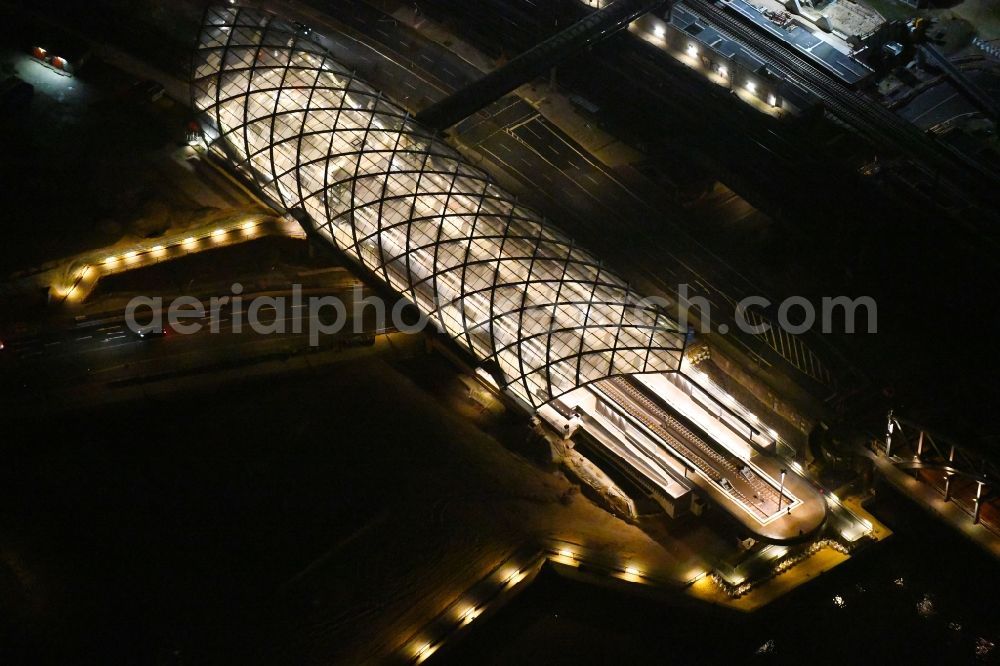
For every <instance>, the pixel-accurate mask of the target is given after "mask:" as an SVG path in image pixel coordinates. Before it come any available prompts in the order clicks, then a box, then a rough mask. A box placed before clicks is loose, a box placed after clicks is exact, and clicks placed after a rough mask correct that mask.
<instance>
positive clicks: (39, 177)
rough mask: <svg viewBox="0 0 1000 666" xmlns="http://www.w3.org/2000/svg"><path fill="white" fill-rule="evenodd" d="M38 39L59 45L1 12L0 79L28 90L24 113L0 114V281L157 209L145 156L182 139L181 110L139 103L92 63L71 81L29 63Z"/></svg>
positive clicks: (110, 236) (100, 240)
mask: <svg viewBox="0 0 1000 666" xmlns="http://www.w3.org/2000/svg"><path fill="white" fill-rule="evenodd" d="M77 5H78V6H77V9H78V10H80V9H85V8H84V7H83V6H82V4H81V3H77ZM50 9H52V8H51V7H50ZM89 14H90V16H91V19H90V20H91V21H92V20H94V16H95V15H102V16H107V14H104V13H103V12H93V11H90V12H89ZM64 20H65V19H64ZM68 25H71V26H73V25H77V27H79V24H74V23H73V22H70V23H69V24H68ZM60 34H61V33H60ZM46 39H47V40H48V41H49V42H50V43H51V42H56V43H58V42H60V38H59V37H57V36H54V33H53V31H51V30H48V29H47V28H46V27H45V25H44V24H43V23H40V22H35V21H31V20H28V19H25V18H24V17H23V16H22V15H21V14H19V13H15V12H12V11H10V10H9V9H7V8H0V48H2V51H0V79H3V78H6V77H7V76H10V75H13V74H17V75H19V76H21V77H22V78H24V79H25V80H26V81H27V82H28V83H31V84H32V85H35V86H36V90H35V94H34V97H33V98H32V100H31V102H30V104H29V105H28V106H27V107H25V108H21V109H16V110H13V111H10V112H6V113H3V114H0V136H3V137H4V140H3V145H4V158H3V160H0V182H3V183H4V199H3V216H2V219H0V232H2V233H3V234H4V236H5V238H6V239H7V240H6V241H5V242H3V243H0V275H7V274H9V273H10V272H12V271H14V270H18V269H22V268H27V267H31V266H34V265H36V264H37V263H39V262H41V261H45V260H49V259H54V258H58V257H61V256H65V255H67V254H72V253H76V252H80V251H83V250H85V249H87V248H91V247H99V246H101V245H104V244H106V243H109V242H113V241H115V240H117V239H118V238H119V237H120V236H121V233H122V231H123V230H124V229H126V228H127V225H128V224H129V223H130V222H132V221H133V220H135V219H136V218H138V217H141V216H142V215H144V214H149V213H152V212H155V209H156V207H160V208H162V207H163V205H164V204H163V193H162V192H160V191H158V189H157V174H156V172H155V171H154V170H153V169H151V168H150V163H149V158H150V155H151V153H153V152H154V151H157V150H159V149H161V148H163V147H164V146H168V145H170V144H176V142H177V141H178V140H180V139H183V137H184V133H183V132H184V123H185V122H186V120H187V111H186V109H183V108H181V107H179V106H178V105H174V104H171V103H170V100H169V99H164V100H160V101H159V102H158V103H152V102H150V101H149V100H148V99H144V98H143V96H142V95H141V94H138V93H137V91H136V90H135V89H134V88H133V84H134V83H135V82H136V81H135V79H133V78H132V77H130V76H128V75H126V74H124V73H123V72H121V71H120V70H118V69H116V68H114V67H111V66H109V65H107V64H105V63H104V62H102V61H101V60H100V59H99V58H96V57H91V58H90V59H89V60H88V61H87V62H86V63H85V64H84V66H83V67H82V68H81V70H80V72H79V73H78V75H77V76H75V77H73V78H69V77H65V76H60V75H59V74H56V73H55V72H53V71H52V70H50V69H47V68H46V67H44V66H43V65H40V64H38V63H36V62H31V61H29V60H27V58H26V54H27V51H28V48H29V47H30V45H31V44H32V43H33V41H34V40H46ZM52 48H53V49H54V48H56V46H52ZM147 48H148V47H147ZM151 52H154V51H152V50H151ZM174 203H176V202H174ZM14 239H16V242H14Z"/></svg>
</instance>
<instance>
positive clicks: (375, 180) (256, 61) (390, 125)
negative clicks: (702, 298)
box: [192, 7, 685, 408]
mask: <svg viewBox="0 0 1000 666" xmlns="http://www.w3.org/2000/svg"><path fill="white" fill-rule="evenodd" d="M304 33H305V31H302V30H300V29H298V28H297V27H296V26H295V25H293V24H291V23H289V22H287V21H285V20H283V19H281V18H279V17H277V16H275V15H273V14H271V13H268V12H264V11H261V10H257V9H250V8H244V7H225V8H211V9H209V10H208V11H207V12H206V18H205V21H204V24H203V27H202V32H201V34H200V38H199V43H198V48H197V50H196V53H195V59H194V71H193V86H192V98H193V99H192V101H193V104H194V107H195V108H196V109H198V110H199V111H201V112H202V113H203V114H204V117H205V120H206V121H207V123H206V127H205V131H206V136H207V137H208V138H209V140H210V142H211V144H212V149H213V150H215V151H218V152H220V153H221V154H224V155H225V156H226V157H227V158H228V159H229V160H230V161H231V162H232V163H233V164H234V165H235V166H236V167H237V168H238V169H240V170H241V171H243V172H244V173H246V174H247V175H249V176H252V177H253V178H254V180H255V181H256V182H257V184H258V186H259V187H260V188H261V189H262V190H263V191H264V192H265V193H266V194H267V195H268V196H269V197H270V198H271V199H272V200H273V201H274V202H275V203H276V204H277V205H279V206H280V207H283V208H284V209H286V210H290V211H291V210H299V211H302V212H304V213H305V214H306V215H308V217H309V218H310V220H311V222H312V224H313V225H314V226H315V230H316V231H317V232H318V233H319V234H320V235H322V236H323V237H325V238H326V239H328V240H329V241H330V242H331V243H333V244H334V245H335V246H336V247H337V248H339V249H340V250H341V251H343V252H345V253H347V254H348V255H349V256H350V257H352V258H353V259H354V260H356V261H357V262H359V263H360V264H362V265H363V266H364V267H365V268H366V269H367V270H368V271H370V272H371V273H373V274H374V275H375V276H377V277H378V278H380V279H381V280H383V281H384V282H385V283H386V284H387V285H389V286H390V287H391V288H392V289H393V290H394V291H396V292H398V293H399V294H401V295H403V296H405V297H407V298H408V299H410V300H411V301H413V303H414V304H415V305H416V306H417V307H418V308H419V309H420V310H421V312H422V313H424V314H425V315H426V316H428V317H429V319H430V320H431V321H432V322H434V323H435V324H436V325H437V326H438V327H439V328H440V329H441V330H442V331H444V332H446V333H447V335H449V336H450V337H451V338H452V339H453V340H454V341H455V342H456V343H458V344H459V345H460V346H461V347H463V348H465V349H466V350H467V351H468V352H470V353H471V354H472V355H473V356H474V357H475V358H476V359H477V360H479V361H480V362H482V363H483V364H484V366H485V367H487V368H489V369H490V370H491V372H492V374H494V376H496V375H497V373H498V372H499V375H500V376H498V377H497V380H498V381H500V382H501V383H502V385H504V386H505V388H507V389H508V390H509V391H511V392H512V393H513V394H514V395H516V396H518V397H519V398H520V399H522V400H523V401H525V402H526V403H527V404H528V405H530V406H531V407H532V408H538V407H540V406H541V405H543V404H545V403H546V402H549V401H550V400H552V399H553V398H555V397H558V396H559V395H562V394H564V393H566V392H568V391H570V390H573V389H574V388H577V387H579V386H583V385H586V384H588V383H590V382H594V381H597V380H600V379H603V378H606V377H610V376H614V375H624V374H635V373H645V372H672V371H677V370H679V368H680V363H681V359H682V355H683V350H684V341H685V340H684V334H683V333H682V332H681V331H679V330H678V326H677V324H676V322H675V321H674V320H673V319H672V318H670V317H668V316H666V315H665V314H664V313H662V312H661V311H660V310H659V309H657V308H656V307H655V306H653V305H651V304H649V303H647V301H646V300H645V299H642V298H641V297H640V296H639V295H637V294H636V293H635V292H633V291H632V290H631V289H630V287H629V286H628V285H627V284H626V282H625V281H624V280H622V279H621V278H619V277H618V276H616V275H615V274H614V273H612V272H611V271H609V270H608V269H607V268H605V267H604V266H603V265H602V264H601V262H599V261H598V260H597V259H596V258H595V257H594V256H593V255H592V254H590V253H589V252H587V251H585V250H584V249H582V248H580V247H578V246H576V245H575V244H574V243H573V241H572V240H570V239H569V238H568V237H567V236H566V235H564V234H563V233H562V232H560V231H559V230H558V229H556V228H554V227H553V226H552V225H551V224H548V223H547V222H545V221H544V220H543V219H542V217H541V216H539V215H538V214H537V213H536V212H534V211H532V210H530V209H528V208H525V207H524V206H521V205H519V204H518V203H517V201H516V199H515V197H514V196H512V195H511V194H509V193H507V192H505V191H504V190H503V189H501V188H500V187H498V186H497V185H496V184H495V183H494V182H493V180H492V179H491V178H490V177H489V176H488V175H487V174H486V173H485V172H483V171H482V170H480V169H477V168H476V167H474V166H472V165H470V164H468V163H467V162H466V161H465V160H464V158H463V157H462V156H461V155H460V154H459V153H458V152H457V151H455V150H454V149H452V148H451V147H450V146H448V145H447V144H446V143H444V141H442V140H440V139H439V138H437V137H435V136H434V135H433V134H431V133H430V132H428V131H427V130H425V129H422V128H421V127H420V126H419V125H418V124H416V123H415V122H414V121H413V120H412V119H411V118H410V117H409V115H408V114H407V112H406V111H405V110H404V109H402V108H401V107H399V106H397V105H395V104H393V103H392V102H391V101H389V100H388V99H386V98H385V97H384V96H383V95H381V94H380V93H379V92H378V91H376V90H375V89H374V88H372V87H371V86H369V85H368V84H366V83H365V82H363V81H361V80H359V79H358V78H357V77H356V76H355V75H354V74H353V73H352V72H350V71H347V70H346V69H345V68H344V67H343V66H341V65H340V64H338V63H337V62H335V61H334V60H332V59H331V58H330V56H329V54H328V53H327V51H326V50H325V49H324V48H323V47H322V46H321V45H319V44H318V43H316V42H315V41H314V40H312V39H310V38H309V37H308V36H307V35H306V34H304Z"/></svg>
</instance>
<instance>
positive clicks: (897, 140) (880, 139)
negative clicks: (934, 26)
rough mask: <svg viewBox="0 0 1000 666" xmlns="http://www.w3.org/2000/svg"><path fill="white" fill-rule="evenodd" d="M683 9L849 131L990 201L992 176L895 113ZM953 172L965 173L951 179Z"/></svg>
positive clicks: (697, 0) (738, 27)
mask: <svg viewBox="0 0 1000 666" xmlns="http://www.w3.org/2000/svg"><path fill="white" fill-rule="evenodd" d="M684 4H685V5H686V6H687V7H688V8H689V9H690V10H691V11H693V12H694V13H695V14H697V15H699V16H700V17H701V18H702V19H703V20H705V21H706V22H708V23H710V24H712V25H714V26H715V27H716V28H718V29H720V30H721V31H722V32H723V33H727V34H728V36H729V37H730V38H732V39H735V40H736V41H739V42H740V43H742V44H743V45H744V46H745V47H746V48H747V49H748V50H749V51H750V52H752V53H754V54H755V55H756V56H758V57H760V58H761V59H763V60H764V61H765V62H767V63H768V64H769V66H771V67H773V68H774V69H775V70H777V71H778V72H779V73H780V74H781V75H782V76H783V77H784V78H786V79H788V80H789V81H791V82H793V83H796V84H798V85H800V86H801V87H803V88H805V89H806V90H810V91H812V92H813V93H814V94H816V95H817V96H818V97H819V98H820V99H821V100H822V101H823V102H824V104H825V105H826V106H827V108H828V109H829V110H830V112H831V113H833V114H834V115H836V116H838V117H840V118H841V120H843V121H845V122H847V123H848V124H850V125H851V126H853V127H854V128H855V129H856V130H857V131H858V132H859V133H861V134H862V135H863V136H865V137H866V138H868V139H869V140H870V141H872V143H873V144H874V145H876V146H879V147H881V148H884V149H888V150H891V151H897V152H902V153H905V154H908V155H909V156H911V157H913V158H915V159H916V160H917V163H916V166H918V167H920V168H921V169H922V170H923V171H925V173H927V175H928V176H930V177H931V178H932V179H935V180H936V179H937V177H938V176H939V175H940V176H942V177H944V178H947V179H948V180H950V181H952V182H951V183H950V184H949V186H950V188H951V189H953V190H956V191H963V190H964V188H961V187H957V186H956V185H955V183H954V181H955V179H956V178H958V179H959V180H961V181H964V180H965V179H964V178H963V176H964V175H966V174H967V172H969V171H971V172H973V173H972V174H971V175H973V176H974V177H975V178H976V179H977V180H978V181H979V182H978V185H979V187H978V188H977V192H985V193H987V194H989V195H990V196H991V197H992V198H994V199H995V195H994V194H992V193H991V192H990V188H995V186H996V183H997V176H996V174H993V173H992V172H990V171H987V170H986V169H985V168H984V167H983V166H982V165H980V164H978V163H976V162H975V161H973V160H970V159H968V158H967V157H966V156H964V155H961V154H959V153H956V152H954V151H952V150H951V149H949V148H947V147H944V146H941V145H940V144H938V143H936V142H934V141H932V140H930V139H928V138H927V137H926V136H924V134H923V133H922V132H921V131H920V130H918V129H917V128H916V127H914V126H913V125H911V124H910V123H909V122H907V121H906V120H904V119H903V118H900V117H899V116H897V115H896V114H895V113H894V112H892V111H890V110H888V109H886V108H884V107H883V106H882V105H881V104H879V103H877V102H876V101H874V100H871V99H867V98H866V97H864V96H863V95H861V94H860V93H858V92H856V91H854V90H851V89H850V88H848V87H847V86H845V85H843V84H842V83H840V82H838V81H836V80H834V79H833V78H831V77H830V76H829V75H828V74H827V73H826V72H824V71H822V70H821V69H820V68H819V67H817V66H815V65H813V64H812V63H810V62H809V61H807V60H805V59H804V58H802V57H800V56H798V55H796V54H795V53H793V52H792V51H791V50H789V49H788V48H786V47H784V46H782V45H780V44H778V43H777V42H775V41H773V40H772V39H771V38H769V37H768V36H766V35H764V34H763V33H761V32H759V31H757V30H756V29H754V28H753V27H751V26H749V25H747V24H745V23H744V22H742V21H741V20H739V19H738V18H737V17H735V16H732V15H731V14H729V13H728V12H726V11H725V10H724V9H723V8H720V7H718V6H716V5H715V4H713V3H712V2H710V1H709V0H684ZM956 167H957V168H958V169H960V170H961V171H962V172H966V173H954V170H955V168H956Z"/></svg>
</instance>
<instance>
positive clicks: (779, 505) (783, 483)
mask: <svg viewBox="0 0 1000 666" xmlns="http://www.w3.org/2000/svg"><path fill="white" fill-rule="evenodd" d="M785 472H786V470H781V490H779V491H778V511H781V500H783V499H784V498H785Z"/></svg>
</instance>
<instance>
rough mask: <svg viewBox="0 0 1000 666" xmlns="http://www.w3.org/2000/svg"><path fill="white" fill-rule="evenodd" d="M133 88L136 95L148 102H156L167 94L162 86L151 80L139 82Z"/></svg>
mask: <svg viewBox="0 0 1000 666" xmlns="http://www.w3.org/2000/svg"><path fill="white" fill-rule="evenodd" d="M133 88H134V90H135V93H136V94H137V95H139V96H140V97H142V98H143V99H146V100H149V101H150V102H158V101H159V100H161V99H163V95H164V94H166V92H167V91H166V89H164V87H163V85H161V84H160V83H157V82H156V81H151V80H145V81H139V82H138V83H136V84H135V85H134V86H133Z"/></svg>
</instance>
